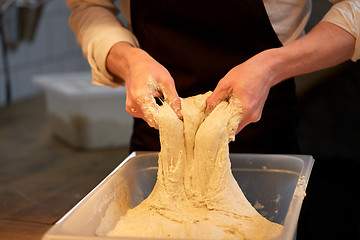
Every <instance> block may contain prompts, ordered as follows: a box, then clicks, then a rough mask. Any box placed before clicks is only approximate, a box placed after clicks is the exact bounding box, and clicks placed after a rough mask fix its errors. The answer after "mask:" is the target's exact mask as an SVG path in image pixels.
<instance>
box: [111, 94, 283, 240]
mask: <svg viewBox="0 0 360 240" xmlns="http://www.w3.org/2000/svg"><path fill="white" fill-rule="evenodd" d="M209 94H210V93H207V94H204V95H197V96H194V97H190V98H186V99H183V100H182V105H181V106H182V113H183V116H184V119H183V121H181V120H179V119H178V117H177V116H176V114H175V113H174V112H173V110H172V109H171V108H170V107H169V105H168V104H166V103H164V104H163V105H162V106H161V107H160V108H159V116H158V118H157V122H158V125H159V130H160V140H161V152H160V153H159V169H158V178H157V182H156V184H155V187H154V189H153V191H152V193H151V194H150V196H149V197H148V198H147V199H145V200H144V201H143V202H142V203H141V204H139V205H138V206H136V207H135V208H133V209H129V210H128V211H127V213H126V215H125V216H123V217H121V219H120V221H119V222H118V223H117V224H116V226H115V228H114V229H113V230H111V231H110V232H108V234H107V235H108V236H122V237H130V236H131V237H150V238H178V239H184V238H186V239H269V238H272V237H275V236H277V235H279V234H280V232H281V230H282V226H281V225H278V224H276V223H272V222H270V221H268V220H266V219H265V218H264V217H262V216H261V215H260V214H259V213H258V212H257V211H256V210H255V209H254V208H253V207H252V206H251V204H250V203H249V202H248V201H247V199H246V198H245V196H244V194H243V193H242V191H241V189H240V187H239V186H238V184H237V182H236V180H235V179H234V177H233V175H232V173H231V168H230V159H229V150H228V143H229V141H231V140H234V137H235V135H234V134H235V131H236V129H237V126H238V123H239V121H240V116H241V109H239V108H236V107H235V106H238V104H234V103H232V102H231V101H230V102H226V101H224V102H221V103H220V104H219V105H218V106H217V107H216V108H215V109H214V111H213V112H212V113H211V114H210V115H209V116H206V115H205V108H206V103H205V101H206V98H207V97H208V96H209Z"/></svg>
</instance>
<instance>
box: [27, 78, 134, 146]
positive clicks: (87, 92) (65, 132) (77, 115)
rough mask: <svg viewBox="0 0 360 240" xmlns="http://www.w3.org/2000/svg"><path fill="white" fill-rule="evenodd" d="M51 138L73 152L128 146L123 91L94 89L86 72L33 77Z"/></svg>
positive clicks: (128, 117) (129, 121)
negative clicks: (42, 99)
mask: <svg viewBox="0 0 360 240" xmlns="http://www.w3.org/2000/svg"><path fill="white" fill-rule="evenodd" d="M33 82H34V83H35V84H37V85H39V86H41V87H42V88H43V89H44V91H45V97H46V108H47V112H48V114H49V121H50V123H51V127H52V132H53V134H54V135H55V136H57V137H59V138H61V139H62V140H64V141H66V142H67V143H69V144H70V145H72V146H74V147H77V148H86V149H94V148H109V147H118V146H123V145H128V143H129V140H130V136H131V132H132V122H133V119H132V117H131V115H130V114H128V113H127V112H126V110H125V100H126V95H125V88H124V87H118V88H110V87H106V86H96V85H93V84H92V83H91V74H90V72H73V73H58V74H47V75H37V76H35V77H34V78H33Z"/></svg>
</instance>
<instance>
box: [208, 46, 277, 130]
mask: <svg viewBox="0 0 360 240" xmlns="http://www.w3.org/2000/svg"><path fill="white" fill-rule="evenodd" d="M271 52H272V51H271V50H267V51H264V52H262V53H260V54H258V55H255V56H254V57H252V58H250V59H249V60H247V61H246V62H244V63H242V64H240V65H237V66H236V67H234V68H233V69H231V70H230V71H229V72H228V73H227V74H226V75H225V76H224V77H223V78H222V79H221V80H220V81H219V83H218V85H217V86H216V88H215V90H214V91H213V93H212V94H211V95H210V96H209V97H208V99H207V101H206V104H207V111H208V112H211V111H212V110H213V109H214V108H215V107H216V106H217V105H218V104H219V103H220V102H221V101H223V100H226V99H231V100H232V101H233V104H237V105H238V106H239V107H240V108H242V121H241V122H240V124H239V126H238V129H237V131H236V134H237V133H238V132H240V131H241V130H242V129H243V128H244V127H245V126H246V125H248V124H249V123H251V122H257V121H259V120H260V118H261V114H262V110H263V107H264V104H265V101H266V99H267V96H268V93H269V90H270V88H271V87H272V86H273V85H274V82H276V81H277V80H278V79H277V70H276V67H275V66H276V64H275V63H276V60H274V58H273V57H271V55H272V53H271Z"/></svg>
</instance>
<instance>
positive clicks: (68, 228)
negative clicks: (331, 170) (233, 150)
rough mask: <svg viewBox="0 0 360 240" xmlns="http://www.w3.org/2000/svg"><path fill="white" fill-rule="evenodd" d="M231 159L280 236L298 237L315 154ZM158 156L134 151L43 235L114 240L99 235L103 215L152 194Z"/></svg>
mask: <svg viewBox="0 0 360 240" xmlns="http://www.w3.org/2000/svg"><path fill="white" fill-rule="evenodd" d="M230 159H231V164H232V167H231V168H232V172H233V175H234V177H235V179H236V180H237V182H238V184H239V185H240V187H241V189H242V190H243V192H244V194H245V196H246V197H247V199H248V200H249V201H250V203H251V204H252V205H253V206H254V207H255V208H257V210H258V212H259V213H260V214H262V215H263V216H264V217H266V218H267V219H269V220H271V221H273V222H276V223H279V224H282V225H283V226H284V229H283V231H282V233H281V235H280V236H279V237H277V238H276V240H290V239H294V237H295V233H296V227H297V222H298V218H299V213H300V209H301V205H302V202H303V199H304V197H305V190H306V186H307V183H308V180H309V177H310V172H311V169H312V166H313V163H314V160H313V158H312V157H311V156H305V155H296V156H291V155H269V154H230ZM157 160H158V154H157V153H132V154H131V155H130V156H129V157H128V158H126V159H125V160H124V161H123V162H122V163H121V164H120V165H119V166H118V167H117V168H116V169H115V170H114V171H113V172H112V173H111V174H110V175H108V176H107V177H106V178H105V179H104V180H103V181H102V182H101V183H100V184H99V185H98V186H97V187H96V188H95V189H94V190H93V191H91V192H90V193H89V194H88V195H87V196H86V197H85V198H84V199H83V200H81V201H80V202H79V203H78V204H77V205H76V206H75V207H74V208H73V209H72V210H70V211H69V212H68V213H67V214H66V215H65V216H64V217H63V218H62V219H60V220H59V221H58V222H57V223H56V224H55V225H54V226H53V227H52V228H51V229H50V230H49V231H48V232H47V233H46V234H45V235H44V237H43V240H55V239H63V240H70V239H71V240H76V239H83V240H85V239H87V240H89V239H114V238H110V237H109V238H108V237H99V236H96V234H95V231H96V229H97V228H98V226H99V224H100V221H101V218H102V217H103V216H104V215H105V212H106V210H107V209H109V206H110V205H111V206H112V207H111V208H110V209H111V210H112V211H113V210H114V209H116V211H114V212H113V219H114V221H113V224H115V223H116V220H117V219H118V218H119V217H120V216H121V215H122V214H125V213H126V211H127V209H129V208H133V207H135V206H137V205H138V204H139V203H140V202H141V201H142V200H144V199H145V198H146V197H147V196H148V195H149V194H150V193H151V191H152V189H153V187H154V184H155V181H156V174H157ZM114 205H115V206H117V207H115V208H114ZM112 227H113V226H109V229H112ZM115 239H116V238H115ZM118 239H126V238H121V237H120V238H118Z"/></svg>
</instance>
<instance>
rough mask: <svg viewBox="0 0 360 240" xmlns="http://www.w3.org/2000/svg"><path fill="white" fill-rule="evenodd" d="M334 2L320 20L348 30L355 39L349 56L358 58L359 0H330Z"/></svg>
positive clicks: (354, 58) (354, 59)
mask: <svg viewBox="0 0 360 240" xmlns="http://www.w3.org/2000/svg"><path fill="white" fill-rule="evenodd" d="M330 2H332V3H334V5H333V6H332V7H331V9H330V10H329V11H328V12H327V13H326V15H325V16H324V18H323V19H322V21H326V22H330V23H333V24H335V25H337V26H339V27H341V28H342V29H344V30H345V31H347V32H349V33H350V34H351V35H353V36H354V37H355V39H356V42H355V51H354V54H353V56H352V58H351V60H352V61H354V62H355V61H357V60H358V59H359V58H360V0H343V1H341V0H340V1H339V0H330Z"/></svg>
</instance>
